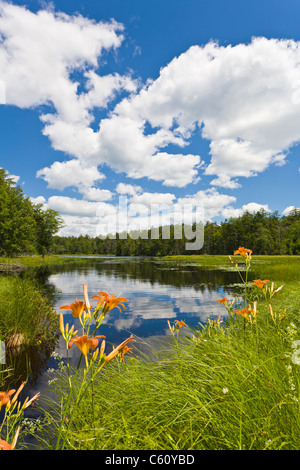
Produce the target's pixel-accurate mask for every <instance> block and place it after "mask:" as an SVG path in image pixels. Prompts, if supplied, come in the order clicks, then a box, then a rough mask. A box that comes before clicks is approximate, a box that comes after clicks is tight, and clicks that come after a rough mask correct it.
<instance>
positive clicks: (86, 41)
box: [0, 0, 300, 236]
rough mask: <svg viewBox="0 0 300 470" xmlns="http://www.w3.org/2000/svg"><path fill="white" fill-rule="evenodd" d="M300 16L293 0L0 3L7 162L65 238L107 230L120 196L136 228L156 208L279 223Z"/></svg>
mask: <svg viewBox="0 0 300 470" xmlns="http://www.w3.org/2000/svg"><path fill="white" fill-rule="evenodd" d="M299 18H300V5H299V2H298V1H296V0H289V1H287V2H282V1H277V0H275V1H272V2H270V1H267V0H260V1H251V2H240V1H234V0H231V1H224V0H223V1H219V0H211V1H201V0H198V1H196V0H185V1H174V0H173V1H170V0H163V1H162V0H160V1H157V0H154V1H153V0H152V1H149V0H134V1H133V0H128V1H124V0H123V1H121V0H118V1H116V0H103V1H101V2H87V1H86V2H82V1H77V0H75V1H72V2H68V1H66V0H60V1H58V0H57V1H54V2H44V1H30V0H28V1H27V2H25V1H15V2H10V3H7V2H4V1H1V0H0V38H1V39H0V122H1V131H0V132H1V140H0V166H1V167H4V168H5V169H7V170H8V171H9V173H10V174H12V175H14V176H15V177H16V181H17V182H18V184H20V185H22V188H23V190H24V192H25V194H26V195H27V196H28V197H31V198H32V200H33V201H34V202H42V203H43V204H44V207H45V208H53V209H55V210H57V211H59V212H60V214H61V215H62V217H63V219H64V220H65V227H64V229H63V230H62V231H61V234H64V235H76V234H78V235H79V234H81V233H83V234H85V233H88V234H89V235H91V236H95V235H97V234H98V233H101V232H103V230H104V231H105V230H106V228H107V220H108V218H109V217H110V214H112V213H113V211H114V210H115V208H117V207H118V204H119V201H120V197H121V196H123V197H126V198H127V199H126V200H127V202H128V208H129V210H130V211H131V212H130V214H131V215H132V216H133V218H134V219H135V220H137V217H139V220H141V221H144V222H145V221H146V219H147V218H148V219H149V208H150V206H151V204H155V203H156V204H158V203H161V204H165V205H166V206H169V207H172V209H173V210H174V208H175V211H176V208H177V207H180V206H181V207H182V206H183V205H186V206H188V205H189V206H190V207H192V206H193V207H195V206H196V205H202V206H203V207H204V218H205V220H213V221H214V220H215V221H217V222H219V221H221V220H224V219H226V218H229V217H231V216H233V217H235V216H238V215H241V214H242V213H243V212H244V211H245V210H250V211H256V210H259V208H261V207H263V208H264V209H265V210H267V211H272V212H273V211H275V210H278V211H279V213H281V214H282V213H283V214H287V213H288V211H289V209H290V208H291V207H294V206H295V207H300V201H299V190H298V187H299V176H300V173H299V167H300V164H299V151H300V150H299V145H298V143H299V141H300V65H299V64H300V47H299V44H300V43H299V42H298V41H300V30H299ZM123 222H124V221H123ZM124 223H125V222H124ZM133 226H134V225H133ZM141 226H142V222H141ZM118 228H119V229H120V228H126V226H125V225H122V226H121V225H120V227H118ZM127 228H128V227H127Z"/></svg>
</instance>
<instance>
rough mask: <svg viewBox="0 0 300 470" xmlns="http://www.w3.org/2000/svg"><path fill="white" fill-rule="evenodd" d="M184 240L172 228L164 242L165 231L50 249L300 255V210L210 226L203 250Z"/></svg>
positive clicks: (65, 240) (57, 240)
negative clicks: (243, 250) (242, 250)
mask: <svg viewBox="0 0 300 470" xmlns="http://www.w3.org/2000/svg"><path fill="white" fill-rule="evenodd" d="M182 232H183V234H184V231H183V230H182ZM190 241H191V240H187V239H186V238H185V237H184V236H182V239H174V227H173V226H171V227H170V239H163V237H162V227H160V229H159V238H158V239H151V235H150V230H149V232H148V238H147V239H146V237H145V238H144V239H143V238H141V237H140V238H137V239H132V238H131V237H130V236H129V235H128V236H127V238H126V239H123V238H122V236H121V238H120V235H119V234H115V235H114V238H110V237H109V236H108V237H106V238H103V237H89V236H88V235H85V236H83V235H81V236H78V237H60V236H54V237H53V243H52V245H51V250H50V251H51V253H53V254H99V255H100V254H101V255H109V254H110V255H115V256H166V255H180V254H187V255H188V254H211V255H219V254H225V255H227V254H232V253H233V251H234V250H235V249H237V248H238V247H239V246H245V247H247V248H249V249H251V250H252V251H253V253H255V254H260V255H299V254H300V210H297V209H294V210H293V211H291V212H290V213H289V215H288V216H280V215H279V214H278V213H277V212H274V213H271V214H270V213H267V212H265V211H263V210H262V211H259V212H256V213H254V214H252V213H249V212H245V213H244V214H243V215H242V216H240V217H237V218H230V219H229V220H225V221H224V222H221V223H220V224H217V223H215V222H207V223H206V225H205V226H204V244H203V247H202V248H201V250H197V251H191V250H186V242H190Z"/></svg>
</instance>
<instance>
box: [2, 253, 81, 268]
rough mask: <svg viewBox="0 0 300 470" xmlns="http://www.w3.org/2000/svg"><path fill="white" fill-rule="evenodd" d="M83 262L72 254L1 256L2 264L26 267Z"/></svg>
mask: <svg viewBox="0 0 300 470" xmlns="http://www.w3.org/2000/svg"><path fill="white" fill-rule="evenodd" d="M75 262H76V263H83V262H86V261H85V260H84V259H81V258H74V257H72V256H67V255H66V256H65V255H46V256H45V257H44V258H43V257H42V256H41V255H28V256H16V257H12V258H9V257H4V256H2V257H0V265H1V264H10V265H14V264H17V265H21V266H25V267H29V268H30V267H38V266H47V265H61V264H66V263H75Z"/></svg>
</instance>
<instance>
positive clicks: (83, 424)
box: [37, 257, 300, 450]
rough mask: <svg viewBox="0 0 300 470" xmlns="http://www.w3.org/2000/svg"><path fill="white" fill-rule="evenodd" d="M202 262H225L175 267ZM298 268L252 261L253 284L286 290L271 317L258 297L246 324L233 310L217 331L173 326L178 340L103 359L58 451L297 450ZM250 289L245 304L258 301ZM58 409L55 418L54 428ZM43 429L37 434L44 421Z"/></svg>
mask: <svg viewBox="0 0 300 470" xmlns="http://www.w3.org/2000/svg"><path fill="white" fill-rule="evenodd" d="M176 258H177V259H176V261H178V257H176ZM200 260H201V262H202V263H204V262H205V263H206V266H208V265H210V266H214V267H215V266H217V265H218V266H221V265H222V263H225V262H226V263H227V265H228V261H227V260H228V258H227V257H211V258H208V257H205V258H202V257H201V258H200V257H199V258H196V257H189V258H187V257H184V259H182V262H195V261H197V262H199V261H200ZM299 264H300V263H299V261H298V259H297V257H255V259H254V260H253V262H252V270H251V272H250V274H251V276H250V277H251V279H252V280H253V279H254V278H253V277H252V276H255V278H258V277H260V278H261V279H270V280H272V281H274V282H275V285H276V287H278V286H279V285H280V284H281V283H283V284H284V288H283V289H282V290H281V291H280V292H278V294H276V295H275V296H274V298H273V299H272V301H271V302H272V305H273V312H275V313H276V315H277V316H276V317H273V318H272V316H271V315H270V311H269V309H268V303H269V302H265V301H263V300H260V301H259V302H258V312H259V313H258V315H257V319H256V322H254V323H250V322H249V321H247V320H245V319H244V318H243V317H241V316H240V315H237V314H232V316H231V317H230V319H229V320H228V321H227V322H226V323H225V324H222V325H218V324H217V323H216V322H214V323H212V322H211V323H209V324H207V325H206V326H203V327H202V326H200V325H199V328H197V329H195V330H191V329H189V328H187V329H185V330H184V331H183V330H180V332H179V337H178V339H177V338H176V336H175V337H173V336H172V335H170V336H169V337H168V341H167V342H163V343H157V344H156V345H155V346H153V345H152V346H151V348H150V346H148V347H149V348H150V351H151V353H149V354H146V353H145V352H144V353H142V352H141V351H140V348H139V347H137V348H136V350H135V353H134V356H133V357H131V356H130V355H128V357H127V355H126V356H125V357H126V361H125V362H126V363H125V365H124V364H122V363H121V362H119V361H116V360H115V362H111V363H108V364H107V366H105V367H104V369H103V370H102V371H101V373H100V374H99V376H97V377H96V378H95V380H94V394H92V393H91V391H88V392H87V393H86V396H85V397H84V399H83V400H82V402H81V403H80V405H79V406H78V407H77V408H76V409H75V410H74V409H73V410H72V415H73V417H74V419H72V426H71V428H70V429H69V430H68V437H67V439H66V441H65V448H66V449H76V450H85V449H98V450H238V449H241V450H264V449H274V450H293V449H294V450H297V449H299V445H300V401H299V400H300V361H299V358H300V353H299V354H298V350H299V349H300V348H299V346H297V345H296V346H295V343H294V342H295V341H296V340H297V341H299V340H300V308H299V307H300V306H299V290H300V289H299V288H300V285H299ZM255 289H257V288H255V287H252V288H251V292H250V298H252V299H254V298H256V297H258V298H259V296H256V294H255V292H256V291H255ZM220 308H225V307H224V306H220ZM283 313H285V316H284V318H283V319H280V317H279V315H281V314H283ZM298 356H299V358H298ZM55 374H56V375H55V378H56V379H58V374H57V373H55ZM60 380H61V381H58V383H57V393H58V400H60V399H61V397H63V390H64V389H65V390H66V381H65V376H64V375H62V376H61V379H60ZM93 406H94V408H93ZM93 409H94V416H95V420H94V422H93V419H92V415H93ZM59 410H60V408H59V406H58V407H57V408H56V410H55V412H56V415H53V416H55V418H54V421H55V420H56V421H55V422H56V423H57V422H59V419H60V415H59V414H60V411H59ZM53 416H52V418H53ZM48 417H49V416H48ZM50 421H51V420H50ZM52 425H53V422H52ZM45 426H46V428H44V427H43V426H42V427H41V429H40V430H39V432H40V435H41V436H43V434H44V435H45V429H47V419H46V420H45ZM37 435H38V433H37ZM47 436H48V434H47ZM48 444H49V441H48ZM43 446H45V440H44V441H43Z"/></svg>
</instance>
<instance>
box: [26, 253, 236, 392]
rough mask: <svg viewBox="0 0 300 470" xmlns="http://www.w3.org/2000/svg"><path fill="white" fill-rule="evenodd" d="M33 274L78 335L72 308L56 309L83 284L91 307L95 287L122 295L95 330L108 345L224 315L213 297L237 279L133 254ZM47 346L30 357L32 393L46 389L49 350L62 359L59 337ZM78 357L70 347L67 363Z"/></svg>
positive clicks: (229, 292)
mask: <svg viewBox="0 0 300 470" xmlns="http://www.w3.org/2000/svg"><path fill="white" fill-rule="evenodd" d="M27 275H28V273H27ZM34 276H36V277H37V278H38V280H39V282H40V284H41V285H42V286H43V288H44V289H45V290H46V291H47V292H48V294H49V296H50V297H52V299H53V301H54V306H55V309H56V311H57V313H60V312H63V315H64V322H65V324H66V323H67V322H68V323H69V325H72V324H73V322H74V323H75V330H76V329H78V334H79V335H80V334H81V327H80V323H79V321H78V320H77V319H74V318H73V316H72V314H71V310H60V306H62V305H66V304H70V303H72V302H74V301H75V300H76V299H78V300H83V294H82V284H87V286H88V292H89V296H90V301H91V303H92V305H93V306H95V305H96V303H97V300H92V296H93V295H95V294H97V292H98V291H106V292H108V293H109V294H111V293H114V294H115V295H116V296H122V297H126V298H127V299H128V302H126V303H125V305H126V309H125V311H124V312H122V313H121V312H120V311H119V309H117V308H115V309H113V310H112V311H111V312H109V313H108V314H107V316H106V318H105V321H104V323H103V324H102V326H101V329H100V330H99V334H103V335H105V336H106V338H107V340H106V342H107V345H109V344H114V345H117V344H119V343H120V342H122V341H123V340H124V339H126V338H127V337H128V336H129V335H130V334H131V333H132V334H134V335H135V337H136V339H137V343H138V342H139V341H140V342H142V343H143V342H151V341H153V339H163V338H164V337H165V336H166V335H167V334H169V330H168V324H167V320H169V321H170V322H173V321H174V320H176V319H177V320H183V321H184V322H185V323H186V324H187V325H189V326H190V327H197V326H198V325H199V322H200V323H202V324H203V323H205V322H207V319H208V318H212V319H213V318H217V317H218V315H220V314H221V316H222V315H224V316H225V315H226V309H225V307H224V306H223V305H220V304H219V303H218V302H217V299H220V298H222V297H228V298H232V297H233V296H234V295H235V294H236V287H235V286H234V284H235V283H237V282H239V279H238V277H237V273H236V272H232V271H223V270H220V269H218V270H213V269H204V268H201V267H198V266H196V265H192V264H187V265H183V264H182V263H179V262H177V261H172V262H171V261H165V260H153V259H149V258H132V257H129V258H126V257H124V258H121V257H120V258H115V257H91V258H88V257H87V260H86V263H84V264H76V262H75V260H74V264H71V265H70V264H66V265H62V266H51V267H47V268H44V269H39V270H37V271H35V274H34ZM137 343H136V344H137ZM50 349H51V348H50ZM50 349H49V350H47V351H44V352H39V353H37V352H35V354H36V355H35V356H34V355H32V357H31V358H30V362H31V368H32V373H31V376H30V378H29V383H28V385H29V387H30V392H31V393H36V392H37V391H40V392H41V394H42V393H44V394H47V393H48V392H47V389H48V385H47V384H48V379H49V377H48V374H47V369H49V368H56V367H57V360H55V359H54V358H53V356H52V353H53V352H56V353H57V354H58V355H59V356H61V357H62V358H63V359H65V344H64V340H62V341H61V340H59V341H58V343H57V344H56V345H55V348H54V349H55V350H50ZM108 349H109V346H108V347H107V350H108ZM79 355H80V351H79V349H78V348H77V347H75V346H73V347H72V348H71V350H70V359H71V364H73V365H76V364H77V359H78V357H79Z"/></svg>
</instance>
